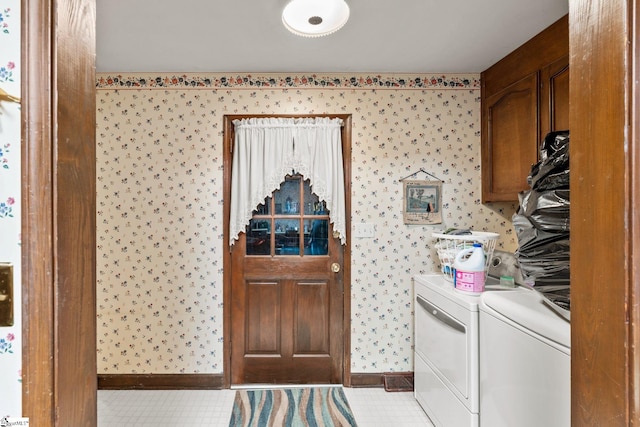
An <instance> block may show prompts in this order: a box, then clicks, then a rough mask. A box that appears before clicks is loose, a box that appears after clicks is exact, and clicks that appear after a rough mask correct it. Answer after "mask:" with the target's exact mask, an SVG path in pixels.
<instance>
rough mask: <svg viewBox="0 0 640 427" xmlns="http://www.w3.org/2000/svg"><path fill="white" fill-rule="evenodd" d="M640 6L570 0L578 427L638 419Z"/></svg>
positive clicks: (616, 0) (574, 413)
mask: <svg viewBox="0 0 640 427" xmlns="http://www.w3.org/2000/svg"><path fill="white" fill-rule="evenodd" d="M635 9H636V6H635V2H628V1H623V0H579V1H571V2H569V17H570V18H569V19H570V21H569V41H570V58H569V73H570V78H569V81H570V83H569V84H570V106H571V108H570V113H569V123H570V127H571V143H570V157H571V224H570V226H571V423H572V425H574V426H586V425H589V426H605V425H606V426H629V425H637V424H638V422H639V421H640V419H639V417H638V412H637V410H638V378H637V376H638V371H637V367H638V363H639V362H638V345H639V344H640V342H639V339H638V332H637V327H638V320H639V317H640V316H639V313H638V310H639V309H638V300H637V295H638V286H639V285H638V276H637V272H636V271H637V268H638V265H639V264H638V259H639V257H638V248H640V241H638V239H637V235H638V228H637V227H638V221H639V220H638V215H640V214H639V213H638V196H639V193H638V188H637V184H638V178H639V174H640V172H639V171H640V169H639V167H640V166H639V163H638V151H637V150H638V126H639V125H638V112H637V111H636V110H635V109H634V108H632V107H633V106H634V105H635V102H636V101H637V99H638V96H639V95H638V92H637V89H638V87H637V78H636V76H637V62H638V57H637V55H635V54H632V53H635V52H636V51H637V49H638V46H639V45H638V43H637V40H635V39H634V35H635V36H636V37H637V35H636V30H635V26H636V19H635V18H636V17H635V15H634V11H635ZM632 59H633V61H632ZM632 138H633V139H632ZM594 202H595V205H596V206H597V207H596V208H594ZM634 237H636V238H635V239H634Z"/></svg>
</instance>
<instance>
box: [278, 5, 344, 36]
mask: <svg viewBox="0 0 640 427" xmlns="http://www.w3.org/2000/svg"><path fill="white" fill-rule="evenodd" d="M348 19H349V6H348V5H347V3H346V2H345V1H344V0H291V2H289V4H288V5H287V6H286V7H285V8H284V10H283V11H282V23H283V24H284V26H285V27H286V28H287V30H289V31H291V32H292V33H293V34H297V35H299V36H303V37H321V36H326V35H328V34H331V33H335V32H336V31H338V30H339V29H340V28H342V26H343V25H344V24H346V23H347V20H348Z"/></svg>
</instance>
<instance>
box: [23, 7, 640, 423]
mask: <svg viewBox="0 0 640 427" xmlns="http://www.w3.org/2000/svg"><path fill="white" fill-rule="evenodd" d="M569 3H570V14H569V16H570V45H571V58H570V70H571V71H570V72H571V75H572V80H571V81H572V83H571V87H572V88H573V89H574V90H572V94H571V95H570V98H571V101H570V104H571V109H572V113H571V118H570V122H571V132H572V147H575V146H576V145H577V144H576V143H575V141H578V140H579V139H580V138H590V137H597V140H595V142H594V144H599V147H597V152H596V153H595V154H603V155H604V156H607V153H606V149H607V148H606V147H607V146H606V144H610V143H612V142H611V141H615V143H616V144H620V143H621V142H620V132H621V131H622V130H628V133H626V134H625V135H626V136H625V137H624V138H625V139H624V140H623V143H624V144H627V143H628V144H627V146H628V151H625V152H624V153H621V151H617V155H618V158H620V159H622V161H623V165H622V166H623V167H624V168H625V171H626V172H625V175H624V177H623V178H620V176H619V175H616V182H615V184H616V185H618V186H620V188H622V189H624V191H625V193H624V197H622V198H621V199H619V200H620V201H619V202H617V204H616V205H615V206H607V207H606V209H607V211H606V213H605V214H604V215H606V214H611V215H612V216H614V217H616V218H619V216H618V215H617V211H616V210H619V209H620V210H623V212H624V217H625V218H626V219H627V222H626V223H623V222H620V221H618V222H616V223H615V224H614V225H615V228H614V229H609V230H605V224H602V225H598V224H594V225H596V226H597V227H598V229H597V230H596V231H598V232H599V233H602V235H605V234H604V233H605V231H606V232H607V233H611V232H614V233H615V239H614V240H613V241H615V242H617V244H616V248H615V251H616V254H617V255H621V256H619V257H612V256H611V255H610V252H609V251H610V248H609V247H607V246H606V245H604V244H602V241H596V240H594V236H595V234H593V232H592V231H593V230H591V231H590V234H589V235H585V236H577V234H576V233H573V234H572V246H574V245H584V246H585V247H586V248H588V249H589V250H588V251H577V253H575V252H573V253H572V258H571V264H572V265H571V270H572V279H573V284H572V286H575V287H574V290H575V291H577V292H582V291H583V290H586V291H587V292H592V293H593V295H597V296H598V298H591V299H589V298H586V296H587V294H585V298H577V299H576V300H575V301H574V304H575V305H574V307H573V310H572V311H573V313H572V315H573V317H574V319H575V321H576V323H575V325H572V328H573V330H572V332H573V333H572V341H573V345H574V351H573V354H572V371H573V372H575V375H574V376H573V378H572V422H573V424H574V425H576V426H579V425H580V422H579V421H578V420H579V419H580V416H581V414H582V415H584V416H585V417H586V416H590V418H589V421H590V423H591V425H611V424H610V423H611V422H612V420H616V421H617V425H630V424H631V425H638V424H639V412H640V386H639V384H638V381H639V380H638V372H640V367H639V364H640V361H639V358H638V357H637V355H638V351H639V350H638V348H639V346H640V333H639V332H638V324H639V323H638V320H639V319H640V312H639V310H640V305H639V304H638V299H639V297H638V295H639V294H640V279H639V277H638V272H637V268H638V265H640V255H639V254H640V250H639V249H640V238H639V237H638V235H639V232H638V230H640V224H639V223H640V217H639V215H638V213H637V212H638V211H639V209H640V203H639V201H638V200H639V198H638V194H639V192H640V190H639V189H638V184H637V183H638V182H639V180H640V154H639V151H640V150H639V148H638V147H639V146H640V137H639V136H638V129H640V123H639V120H640V118H639V117H640V114H639V111H638V105H640V99H639V98H640V88H639V87H638V85H637V83H635V79H633V78H631V77H633V76H635V75H636V74H637V72H638V69H640V65H639V64H640V59H639V58H640V54H639V53H638V47H639V46H640V40H638V37H639V36H638V32H637V31H636V26H637V25H636V24H637V23H638V22H640V16H638V10H636V9H635V8H634V4H633V3H632V2H629V1H626V0H570V2H569ZM81 11H85V13H86V12H87V11H89V12H91V11H95V0H82V1H71V0H57V1H56V2H39V1H33V0H31V1H29V0H23V1H22V11H21V14H22V34H23V37H22V43H23V55H22V57H23V61H22V67H23V69H22V76H23V78H22V88H23V89H22V90H23V92H22V99H23V104H22V114H23V119H22V121H23V153H22V155H23V172H22V188H23V195H22V202H23V206H22V231H23V234H22V241H23V247H22V260H23V265H22V271H23V282H22V291H23V314H22V317H23V325H22V331H23V390H24V391H23V414H24V416H27V417H29V418H30V421H31V423H32V424H33V425H37V426H39V427H48V426H54V425H55V426H58V425H59V426H66V425H86V426H94V425H96V419H95V416H96V409H95V403H96V397H95V388H96V386H95V378H94V377H95V371H94V375H93V376H92V375H91V374H87V375H86V376H83V377H80V375H79V374H81V373H82V374H84V373H86V372H90V371H91V369H88V370H86V371H85V370H78V371H77V372H75V373H74V372H73V371H72V370H71V366H69V365H70V364H69V361H68V360H67V361H65V358H64V357H63V355H64V354H68V353H69V352H70V351H75V350H79V353H78V354H77V358H78V359H83V358H84V359H85V362H86V363H88V364H91V363H95V361H93V362H92V360H94V358H95V343H94V342H93V340H94V339H95V334H94V335H91V333H90V331H91V329H92V326H91V325H93V324H94V322H95V311H94V313H93V314H94V316H93V318H91V315H90V314H87V313H89V312H90V311H91V310H95V297H94V300H93V301H91V302H90V301H89V300H90V299H91V294H92V293H93V292H95V288H93V289H92V287H95V284H92V283H95V280H93V279H94V278H95V276H94V275H95V273H94V272H93V271H92V269H93V268H95V259H93V257H94V253H93V251H94V249H93V248H95V235H91V233H90V232H89V231H88V228H90V227H89V226H88V224H90V223H91V221H93V219H91V218H88V217H87V212H88V211H89V210H90V207H89V208H88V209H87V210H84V209H82V210H81V212H82V213H73V210H71V209H65V208H64V207H63V206H60V204H59V202H60V201H61V200H64V199H65V198H66V197H78V200H76V201H77V202H79V203H80V204H81V205H82V206H87V205H88V206H90V205H91V204H92V203H94V202H95V201H94V200H92V199H93V198H94V197H95V195H94V194H95V193H91V192H88V193H87V194H79V193H78V194H75V195H74V194H71V193H73V192H75V191H76V190H75V189H74V188H73V187H71V186H67V184H68V182H64V179H63V181H62V182H61V181H60V180H59V177H58V176H57V173H58V171H57V169H58V166H60V165H62V166H64V165H66V166H69V162H71V163H73V162H74V161H73V160H71V159H72V158H76V160H78V161H77V163H75V164H74V165H73V166H74V167H75V171H77V172H78V173H80V176H82V177H83V179H87V180H89V181H88V182H89V183H92V182H93V181H92V180H94V179H95V178H94V175H93V174H92V172H93V171H94V168H95V157H92V158H84V159H83V160H81V159H80V158H79V157H78V156H76V155H73V153H69V152H66V154H65V156H63V157H60V156H59V155H56V154H55V153H56V147H58V146H62V147H59V148H63V149H64V148H65V147H66V148H68V149H69V150H70V151H72V149H73V148H77V147H78V144H77V143H76V142H77V141H79V140H83V141H84V142H85V143H86V144H89V145H90V146H91V145H92V143H93V142H95V131H94V132H92V133H91V134H90V133H89V132H88V130H87V128H86V127H84V126H82V127H81V129H78V130H77V132H78V133H77V134H76V131H74V130H73V129H74V128H73V126H70V124H69V122H70V121H73V125H75V124H76V121H77V120H78V119H80V120H84V119H85V118H84V117H82V116H76V117H70V116H71V115H70V114H62V115H60V116H59V115H58V112H59V110H63V111H64V110H65V109H67V108H69V110H67V112H76V113H78V111H79V110H78V108H81V113H82V114H87V115H88V116H89V117H95V116H94V114H95V81H94V80H95V79H94V78H92V77H91V72H93V68H92V66H89V65H88V64H90V63H92V61H93V60H94V57H95V52H92V50H91V46H94V45H95V35H94V33H95V17H93V19H91V18H89V15H82V14H81ZM591 11H597V12H598V13H600V15H599V16H592V13H593V12H591ZM621 11H622V13H620V12H621ZM69 17H75V18H78V17H81V18H82V20H81V21H84V20H86V19H89V20H90V21H92V22H93V24H92V25H91V28H88V27H85V26H84V24H81V25H80V27H81V28H83V29H85V30H86V31H87V33H86V34H84V35H83V36H82V37H79V35H78V34H77V33H76V34H73V36H70V34H69V33H70V28H69V27H72V26H69V25H68V23H69V22H68V18H69ZM78 22H79V21H78V20H76V21H74V23H75V25H74V26H75V28H78ZM60 24H62V25H60ZM594 24H597V25H594ZM54 29H55V30H54ZM614 29H615V30H614ZM89 30H91V31H89ZM53 36H55V39H52V37H53ZM59 40H63V43H61V44H58V41H59ZM621 42H622V43H627V42H628V43H629V44H628V46H627V48H628V50H626V49H623V48H622V49H621V46H620V45H619V43H621ZM74 44H82V45H83V47H82V48H79V49H74V48H73V45H74ZM612 45H615V49H611V47H612ZM56 49H58V52H57V53H56ZM60 50H62V52H60ZM65 51H66V52H67V53H68V52H70V51H72V52H73V55H70V56H65V55H64V52H65ZM599 57H600V58H605V59H607V60H608V61H609V64H610V65H613V66H615V67H616V71H617V74H616V75H612V74H611V73H610V69H609V67H608V66H599V67H596V66H595V64H592V63H591V61H592V60H593V59H594V58H599ZM65 61H66V62H65ZM620 67H623V68H620ZM580 68H582V71H581V72H580V73H579V74H574V73H577V72H578V70H579V69H580ZM54 70H55V72H54ZM632 72H633V73H635V74H632ZM576 78H582V79H583V80H582V81H583V82H584V83H585V84H588V83H590V82H591V83H593V85H594V88H595V90H596V91H597V93H596V94H595V96H592V97H591V98H590V99H583V98H582V97H581V96H580V94H578V93H575V88H576V85H577V83H578V82H577V80H576ZM92 80H93V81H92ZM616 81H618V82H620V81H624V82H625V83H626V84H627V85H626V86H625V89H624V90H623V92H622V93H620V92H616V91H619V90H620V87H619V86H618V84H617V83H615V82H616ZM608 91H609V92H610V93H618V94H619V96H620V97H621V98H622V97H625V96H627V100H625V101H624V102H617V103H616V104H615V108H616V109H617V110H619V109H623V110H624V113H623V115H624V116H625V117H626V118H627V120H625V121H624V123H621V122H620V121H619V120H618V121H615V122H613V123H605V122H604V121H603V120H602V119H601V118H600V117H595V116H594V114H595V113H596V112H595V111H594V112H592V113H588V111H589V110H588V107H592V106H598V107H599V108H602V106H609V103H608V102H609V101H610V96H611V95H610V93H609V94H607V92H608ZM74 104H75V106H74ZM576 108H581V109H582V110H586V111H587V113H588V114H587V117H584V116H578V115H577V114H576V113H577V110H575V109H576ZM89 110H91V111H89ZM56 124H62V126H63V130H57V129H56ZM65 124H66V125H65ZM67 125H69V127H67ZM626 125H628V126H629V129H627V128H626ZM349 129H351V127H350V126H349ZM67 136H73V138H72V139H71V141H72V145H67V144H69V141H67V139H66V138H67ZM619 149H620V147H616V150H619ZM85 155H86V153H84V152H83V154H82V156H85ZM579 155H583V153H579V152H573V153H572V166H571V167H572V174H573V175H574V176H576V175H577V173H579V171H580V169H581V168H584V169H583V171H584V172H586V171H587V168H586V166H578V165H579V163H575V160H578V159H577V156H579ZM82 156H81V157H82ZM89 157H90V156H89ZM591 161H592V162H593V163H594V164H596V165H598V163H597V158H594V159H592V160H591ZM574 165H575V167H574ZM227 167H230V164H225V168H227ZM601 169H602V166H600V170H601ZM574 172H575V173H574ZM605 172H606V173H609V172H610V171H605ZM346 173H347V171H345V174H346ZM349 175H350V174H349ZM589 176H591V177H592V178H589ZM585 177H586V178H587V181H585V182H583V183H582V185H579V186H576V187H575V188H573V189H572V193H573V194H572V199H573V200H572V203H573V201H575V200H576V198H583V199H584V200H586V199H591V198H592V196H593V192H592V189H591V187H592V186H593V185H595V186H598V185H599V182H598V181H597V180H596V179H595V178H593V174H591V175H589V174H586V175H585ZM572 182H574V180H573V179H572ZM607 190H608V191H611V188H608V189H607ZM621 191H623V190H621ZM225 209H226V208H225ZM59 213H62V214H64V215H67V214H69V213H71V215H70V216H69V217H65V218H61V217H62V216H63V215H59ZM571 217H572V219H571V220H572V227H573V224H574V223H575V224H578V223H580V222H587V223H588V222H589V221H590V220H592V219H593V213H592V212H591V213H589V212H578V211H576V210H572V215H571ZM65 219H66V221H65ZM73 220H77V223H76V224H74V225H76V226H77V225H78V224H81V225H82V227H83V232H84V233H86V238H87V240H83V241H82V242H79V241H78V240H79V239H78V235H77V234H76V233H74V234H73V235H72V236H65V234H64V233H63V231H64V227H66V226H67V222H71V221H73ZM85 220H86V221H88V222H84V221H85ZM347 220H349V217H347ZM61 222H62V223H61ZM85 225H87V226H86V227H85ZM61 226H63V227H62V228H61ZM606 235H607V236H609V237H607V240H606V241H607V242H609V241H611V235H610V234H606ZM225 236H226V235H225ZM225 238H226V237H225ZM58 239H62V240H61V241H59V240H58ZM74 245H77V246H78V247H82V248H84V249H86V251H87V252H86V253H84V254H81V255H80V256H79V258H78V259H77V260H74V261H75V264H74V265H71V264H69V263H63V264H62V265H58V261H59V258H60V257H58V256H57V255H58V254H59V253H61V252H60V251H61V250H64V249H66V248H71V249H72V250H73V246H74ZM83 245H84V246H83ZM225 245H226V246H225V253H226V252H228V251H227V250H226V248H227V247H228V242H226V243H225ZM621 245H622V246H623V248H622V250H621V249H620V246H621ZM73 253H74V254H75V252H73ZM345 256H349V253H348V252H347V253H345ZM67 261H68V260H67ZM91 264H93V265H91ZM347 265H348V266H349V265H350V264H347ZM601 267H602V268H601ZM582 268H588V269H587V270H585V271H587V273H586V274H585V273H582V274H581V273H580V272H579V271H580V270H581V269H582ZM611 272H612V273H614V275H613V277H612V276H609V275H608V273H611ZM596 273H597V274H596ZM92 276H93V277H92ZM578 279H581V281H580V282H578ZM582 279H584V281H582ZM602 279H604V281H602ZM67 282H69V283H83V285H82V286H79V287H77V288H76V289H75V292H83V291H86V292H87V298H86V299H78V298H72V299H71V300H70V301H69V305H68V306H65V305H64V304H62V301H61V300H62V299H64V298H66V296H67V295H65V294H60V293H59V289H58V287H59V286H60V285H64V284H65V283H67ZM345 282H346V283H345V296H346V295H348V294H349V293H348V292H346V286H348V285H349V282H347V281H346V280H345ZM611 285H613V286H611ZM225 289H227V285H226V284H225ZM577 292H576V293H577ZM225 296H226V295H225ZM574 296H575V294H574ZM600 296H602V297H603V298H600ZM604 296H606V297H604ZM613 296H616V298H615V299H614V298H613ZM83 302H84V304H85V305H84V306H83V305H82V304H83ZM91 307H93V309H92V308H91ZM61 309H67V310H72V311H73V310H76V311H78V313H77V316H78V317H77V318H76V319H75V320H76V321H77V323H76V324H75V325H69V324H60V323H56V317H55V313H56V312H60V310H61ZM226 309H227V307H225V310H226ZM347 309H349V307H348V306H347V305H345V319H346V320H347V321H349V320H350V309H349V311H347ZM611 313H614V315H613V316H612V315H610V314H611ZM592 314H595V315H596V317H593V318H592V317H590V316H591V315H592ZM581 317H582V318H583V319H585V321H584V322H582V324H581V326H580V325H579V324H580V321H579V319H580V318H581ZM586 319H589V321H588V322H587V321H586ZM61 320H64V321H68V320H69V319H68V318H63V319H61ZM224 322H225V324H224V326H225V328H227V327H228V321H227V318H226V317H225V319H224ZM594 325H596V326H598V328H597V330H596V331H595V333H594V332H592V331H591V329H592V328H593V327H594ZM65 327H68V328H69V330H68V333H69V334H71V335H75V336H77V337H81V338H82V339H83V340H86V342H80V343H78V342H75V341H74V342H75V344H74V347H76V348H66V349H65V348H61V347H65V346H67V345H68V342H64V343H61V341H60V338H61V337H60V336H59V335H58V332H60V331H64V328H65ZM621 327H622V328H624V331H625V333H624V337H625V338H624V339H623V340H621V341H614V334H611V333H610V331H611V330H614V329H616V330H617V329H619V328H621ZM227 332H228V331H226V330H225V337H228V336H229V335H228V333H227ZM585 332H588V334H587V335H585V334H584V333H585ZM587 339H588V341H587ZM349 341H350V336H349V334H345V356H346V357H345V385H349V384H348V380H349V379H350V378H349V375H348V374H347V373H348V372H349V368H350V366H349V365H350V362H349V360H350V357H349V349H350V342H349ZM581 341H582V342H581ZM92 345H93V348H91V347H92ZM226 345H227V344H226V343H225V349H226V348H227V347H226ZM620 347H623V348H624V351H622V352H620V351H619V348H620ZM611 348H615V349H616V351H615V352H612V351H611ZM579 349H584V350H585V351H586V352H585V353H584V354H581V352H580V351H578V350H579ZM60 350H62V352H63V353H59V352H58V351H60ZM228 357H229V355H228V354H225V355H224V362H225V365H226V364H227V363H228V360H229V358H228ZM59 362H62V363H63V364H65V365H67V366H66V368H69V369H68V370H66V371H65V369H60V367H58V366H57V363H59ZM620 366H624V367H625V369H624V375H623V376H622V381H618V380H619V379H620V378H621V377H620V376H619V375H618V374H616V378H613V377H611V376H609V372H613V371H615V372H618V369H619V368H620ZM67 372H69V373H71V374H73V375H72V377H71V378H67V377H64V376H63V375H62V374H64V373H67ZM599 380H602V381H601V382H600V381H599ZM602 384H605V385H606V387H601V385H602ZM228 386H229V384H228V380H227V387H228ZM59 408H62V411H59V412H57V409H59ZM83 411H85V413H84V415H82V414H81V412H83ZM71 414H74V415H71ZM583 425H584V424H583Z"/></svg>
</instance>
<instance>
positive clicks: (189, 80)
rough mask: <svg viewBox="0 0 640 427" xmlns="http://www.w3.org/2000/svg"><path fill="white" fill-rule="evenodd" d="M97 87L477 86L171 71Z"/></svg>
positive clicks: (470, 78)
mask: <svg viewBox="0 0 640 427" xmlns="http://www.w3.org/2000/svg"><path fill="white" fill-rule="evenodd" d="M96 80H97V81H96V88H97V89H169V88H171V89H199V88H211V89H267V88H274V89H287V88H301V89H302V88H305V89H308V88H312V89H480V75H479V74H450V75H431V74H424V75H414V76H410V77H409V76H403V75H394V74H389V75H364V74H361V75H358V74H326V75H319V74H301V75H283V74H257V75H252V74H171V75H168V74H167V75H150V74H146V73H145V74H141V73H132V74H130V75H122V74H114V73H98V74H97V75H96Z"/></svg>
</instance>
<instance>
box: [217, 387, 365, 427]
mask: <svg viewBox="0 0 640 427" xmlns="http://www.w3.org/2000/svg"><path fill="white" fill-rule="evenodd" d="M271 426H273V427H285V426H286V427H330V426H335V427H338V426H341V427H348V426H353V427H355V426H356V422H355V419H354V418H353V413H352V412H351V408H349V403H348V402H347V397H346V396H345V395H344V391H343V390H342V387H312V388H289V389H286V388H283V389H271V390H267V389H265V390H238V391H237V392H236V398H235V401H234V402H233V412H232V413H231V420H230V421H229V427H271Z"/></svg>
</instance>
